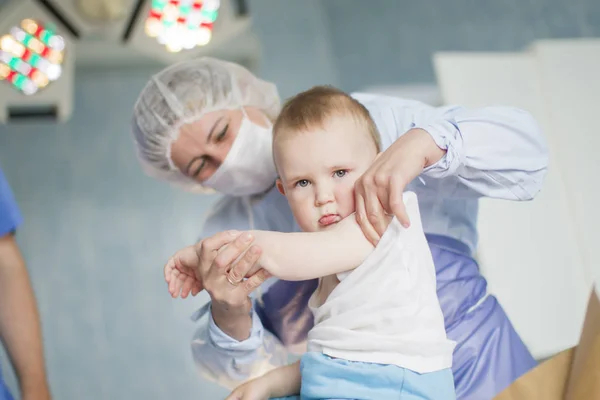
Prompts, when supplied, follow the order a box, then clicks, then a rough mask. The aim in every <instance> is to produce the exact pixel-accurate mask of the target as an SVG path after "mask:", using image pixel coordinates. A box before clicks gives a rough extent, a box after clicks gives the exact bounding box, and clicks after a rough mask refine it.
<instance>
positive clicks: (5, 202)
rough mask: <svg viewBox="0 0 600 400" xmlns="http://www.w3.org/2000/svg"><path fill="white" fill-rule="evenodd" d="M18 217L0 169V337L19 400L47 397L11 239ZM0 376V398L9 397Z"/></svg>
mask: <svg viewBox="0 0 600 400" xmlns="http://www.w3.org/2000/svg"><path fill="white" fill-rule="evenodd" d="M21 222H22V218H21V214H20V212H19V209H18V207H17V204H16V202H15V199H14V196H13V193H12V191H11V189H10V187H9V185H8V182H7V181H6V178H5V176H4V174H3V172H2V170H1V169H0V339H2V343H4V345H5V347H6V350H7V352H8V355H9V357H10V360H11V361H12V365H13V366H14V369H15V371H16V374H17V377H18V379H19V387H20V389H21V398H22V399H23V400H47V399H50V398H51V397H50V390H49V388H48V383H47V380H46V371H45V367H44V356H43V348H42V339H41V329H40V322H39V316H38V310H37V306H36V303H35V298H34V295H33V290H32V288H31V283H30V281H29V275H28V273H27V269H26V267H25V262H24V260H23V257H22V255H21V252H20V250H19V246H18V245H17V242H16V240H15V231H16V229H17V228H18V226H19V225H20V224H21ZM12 399H13V397H12V395H11V393H10V392H9V391H8V388H7V387H6V385H5V383H4V381H3V380H2V376H1V375H0V400H12Z"/></svg>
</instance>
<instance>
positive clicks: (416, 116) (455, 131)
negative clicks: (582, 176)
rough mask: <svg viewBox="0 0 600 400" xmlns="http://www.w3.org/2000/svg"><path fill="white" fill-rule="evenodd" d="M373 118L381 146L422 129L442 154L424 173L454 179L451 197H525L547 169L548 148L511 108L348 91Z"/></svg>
mask: <svg viewBox="0 0 600 400" xmlns="http://www.w3.org/2000/svg"><path fill="white" fill-rule="evenodd" d="M353 97H355V98H356V99H357V100H359V101H360V102H361V103H363V104H364V105H365V107H367V109H368V110H369V112H370V113H371V116H372V117H373V119H374V121H375V123H376V125H377V128H378V129H379V133H380V135H381V141H382V146H383V149H386V148H387V147H389V146H390V145H391V144H392V143H393V142H394V141H396V139H398V138H399V137H400V136H402V135H403V134H404V133H406V132H407V131H409V130H410V129H413V128H421V129H424V130H425V131H427V132H428V133H429V134H430V135H431V137H432V138H433V140H434V141H435V143H436V144H437V145H438V147H440V148H441V149H444V150H446V154H445V155H444V157H442V159H440V160H439V161H438V162H437V163H435V164H434V165H432V166H430V167H428V168H426V169H425V170H424V171H423V174H424V175H425V176H429V177H431V178H436V179H442V178H446V177H455V178H456V179H457V188H456V191H454V193H453V194H452V196H454V197H481V196H486V197H495V198H503V199H509V200H530V199H532V198H533V197H534V196H535V195H536V194H537V193H538V192H539V190H540V188H541V185H542V182H543V180H544V177H545V175H546V172H547V167H548V147H547V144H546V140H545V138H544V135H543V133H542V131H541V129H540V127H539V125H538V123H537V122H536V121H535V119H534V118H533V117H532V116H531V114H529V113H528V112H526V111H523V110H520V109H517V108H513V107H486V108H480V109H466V108H464V107H461V106H445V107H432V106H429V105H426V104H423V103H420V102H418V101H412V100H405V99H400V98H395V97H389V96H381V95H370V94H354V95H353Z"/></svg>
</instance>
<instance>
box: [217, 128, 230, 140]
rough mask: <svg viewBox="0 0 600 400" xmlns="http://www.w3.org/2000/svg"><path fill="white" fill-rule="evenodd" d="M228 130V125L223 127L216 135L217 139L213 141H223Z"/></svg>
mask: <svg viewBox="0 0 600 400" xmlns="http://www.w3.org/2000/svg"><path fill="white" fill-rule="evenodd" d="M228 128H229V124H227V125H225V128H223V130H222V131H221V132H220V133H219V134H218V135H217V137H216V138H215V141H216V142H217V143H218V142H221V141H222V140H223V139H225V136H226V135H227V129H228Z"/></svg>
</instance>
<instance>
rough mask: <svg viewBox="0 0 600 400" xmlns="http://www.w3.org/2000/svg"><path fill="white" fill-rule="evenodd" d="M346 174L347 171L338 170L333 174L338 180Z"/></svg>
mask: <svg viewBox="0 0 600 400" xmlns="http://www.w3.org/2000/svg"><path fill="white" fill-rule="evenodd" d="M347 173H348V171H347V170H345V169H339V170H337V171H335V172H334V173H333V174H334V175H335V176H336V177H338V178H343V177H344V176H346V174H347Z"/></svg>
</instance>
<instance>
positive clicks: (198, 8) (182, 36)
mask: <svg viewBox="0 0 600 400" xmlns="http://www.w3.org/2000/svg"><path fill="white" fill-rule="evenodd" d="M220 5H221V2H220V0H152V5H151V7H150V11H149V13H148V16H147V18H146V22H145V32H146V34H147V35H148V36H150V37H153V38H156V39H157V40H158V42H159V43H160V44H162V45H164V46H165V47H166V48H167V50H168V51H171V52H174V53H176V52H179V51H181V50H182V49H186V50H189V49H193V48H194V47H196V46H205V45H207V44H208V43H209V42H210V40H211V38H212V31H213V24H214V22H215V21H216V19H217V16H218V14H219V7H220Z"/></svg>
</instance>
